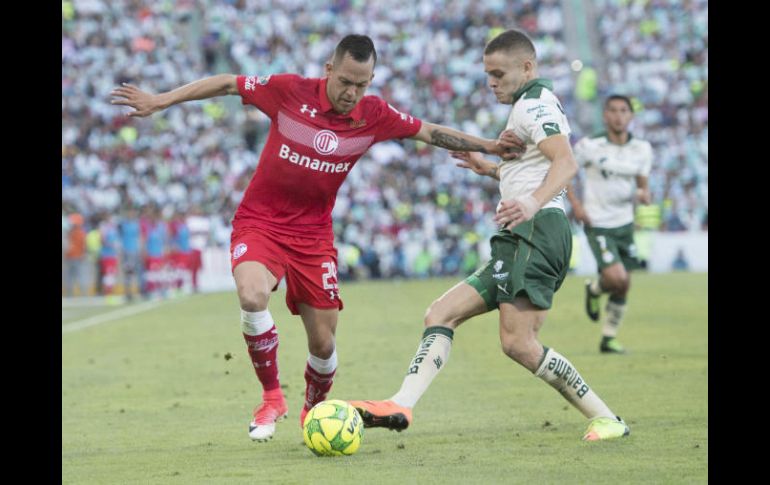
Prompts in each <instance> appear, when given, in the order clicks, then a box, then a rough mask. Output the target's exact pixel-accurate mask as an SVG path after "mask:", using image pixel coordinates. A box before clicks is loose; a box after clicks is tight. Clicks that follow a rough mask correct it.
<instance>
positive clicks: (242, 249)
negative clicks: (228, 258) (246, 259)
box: [233, 243, 248, 259]
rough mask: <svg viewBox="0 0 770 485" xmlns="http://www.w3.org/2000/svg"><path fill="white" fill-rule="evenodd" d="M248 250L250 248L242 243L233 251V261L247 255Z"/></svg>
mask: <svg viewBox="0 0 770 485" xmlns="http://www.w3.org/2000/svg"><path fill="white" fill-rule="evenodd" d="M246 250H248V246H246V245H245V244H244V243H240V244H238V245H237V246H235V248H234V249H233V259H238V258H240V257H241V256H243V255H244V254H246Z"/></svg>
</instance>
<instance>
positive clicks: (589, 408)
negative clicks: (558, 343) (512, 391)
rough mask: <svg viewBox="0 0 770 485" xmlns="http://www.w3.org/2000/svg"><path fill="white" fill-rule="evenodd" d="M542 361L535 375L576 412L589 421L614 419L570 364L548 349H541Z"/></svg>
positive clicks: (608, 409) (564, 358) (561, 356)
mask: <svg viewBox="0 0 770 485" xmlns="http://www.w3.org/2000/svg"><path fill="white" fill-rule="evenodd" d="M543 350H544V355H543V361H542V362H541V363H540V366H539V367H538V368H537V370H536V371H535V375H536V376H537V377H539V378H541V379H543V380H544V381H545V382H547V383H548V384H550V385H551V387H553V388H554V389H556V390H557V391H559V393H560V394H561V395H562V396H564V398H565V399H567V401H569V402H570V403H571V404H572V405H573V406H575V407H576V408H577V409H578V411H580V412H581V413H583V415H584V416H585V417H587V418H589V419H593V418H597V417H600V416H606V417H609V418H613V419H614V418H615V415H614V414H613V413H612V411H610V408H608V407H607V405H606V404H604V401H602V400H601V399H599V396H597V395H596V393H595V392H594V391H592V390H591V388H590V387H588V384H586V382H585V381H584V380H583V377H582V376H581V375H580V373H578V371H577V369H575V366H574V365H572V362H570V361H568V360H567V359H566V357H564V356H563V355H561V354H560V353H558V352H556V351H555V350H553V349H549V348H548V347H543Z"/></svg>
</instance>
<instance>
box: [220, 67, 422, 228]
mask: <svg viewBox="0 0 770 485" xmlns="http://www.w3.org/2000/svg"><path fill="white" fill-rule="evenodd" d="M237 79H238V92H239V93H240V95H241V98H242V102H243V104H250V105H253V106H256V107H257V108H259V109H260V111H262V112H263V113H265V114H266V115H267V116H268V117H270V121H271V124H270V133H269V134H268V137H267V142H266V143H265V147H264V149H263V150H262V154H261V155H260V157H259V165H257V170H256V172H255V173H254V176H253V177H252V179H251V182H250V183H249V187H248V188H247V189H246V192H245V194H244V195H243V200H242V201H241V203H240V205H239V206H238V210H236V211H235V217H234V218H233V229H234V230H237V229H242V228H246V227H254V228H265V229H269V230H271V231H274V232H278V233H281V234H286V235H291V236H306V237H314V238H329V239H332V238H333V237H334V234H333V231H332V216H331V214H332V209H333V208H334V202H335V201H336V199H337V191H338V190H339V188H340V185H342V182H344V181H345V178H346V177H347V176H348V174H349V173H350V170H352V169H353V167H354V166H355V164H356V161H358V159H359V158H361V156H362V155H363V154H364V153H365V152H366V150H368V149H369V147H370V146H372V145H373V144H375V143H377V142H380V141H385V140H390V139H393V138H407V137H411V136H414V135H415V134H417V132H418V131H419V130H420V127H421V126H422V122H421V121H420V120H419V119H417V118H414V117H412V116H410V115H408V114H406V113H401V112H399V111H398V110H396V109H395V108H393V107H392V106H390V105H389V104H388V103H386V102H385V101H384V100H383V99H381V98H379V97H377V96H364V98H363V99H361V101H360V102H359V103H358V104H357V105H356V107H355V108H354V109H353V110H352V111H351V112H350V113H348V114H346V115H341V114H338V113H336V112H335V111H334V110H333V108H332V104H331V102H330V101H329V98H328V97H327V96H326V79H311V78H303V77H301V76H298V75H295V74H274V75H271V76H262V77H256V76H249V77H247V76H238V78H237Z"/></svg>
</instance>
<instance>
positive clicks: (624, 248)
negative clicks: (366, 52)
mask: <svg viewBox="0 0 770 485" xmlns="http://www.w3.org/2000/svg"><path fill="white" fill-rule="evenodd" d="M585 233H586V237H587V238H588V244H589V245H590V246H591V252H592V253H594V258H596V264H597V265H598V266H599V272H601V271H602V270H603V269H604V268H606V267H607V266H610V265H613V264H615V263H623V266H624V267H625V268H626V270H628V271H630V270H632V269H639V268H641V267H642V265H641V263H640V262H639V259H638V258H637V255H636V244H634V223H633V222H632V223H630V224H626V225H625V226H620V227H612V228H603V227H586V228H585Z"/></svg>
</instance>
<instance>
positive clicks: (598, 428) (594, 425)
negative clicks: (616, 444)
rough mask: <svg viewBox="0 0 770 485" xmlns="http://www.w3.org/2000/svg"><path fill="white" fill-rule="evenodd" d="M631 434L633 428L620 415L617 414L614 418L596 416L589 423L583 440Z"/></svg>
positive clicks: (606, 438)
mask: <svg viewBox="0 0 770 485" xmlns="http://www.w3.org/2000/svg"><path fill="white" fill-rule="evenodd" d="M629 434H631V430H630V429H629V428H628V425H626V423H625V421H623V420H622V419H620V416H615V418H614V419H613V418H608V417H602V418H595V419H593V420H591V424H589V425H588V429H587V430H586V434H585V435H584V436H583V441H600V440H610V439H613V438H620V437H623V436H628V435H629Z"/></svg>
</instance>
